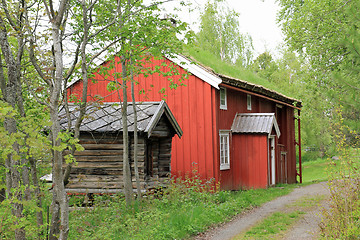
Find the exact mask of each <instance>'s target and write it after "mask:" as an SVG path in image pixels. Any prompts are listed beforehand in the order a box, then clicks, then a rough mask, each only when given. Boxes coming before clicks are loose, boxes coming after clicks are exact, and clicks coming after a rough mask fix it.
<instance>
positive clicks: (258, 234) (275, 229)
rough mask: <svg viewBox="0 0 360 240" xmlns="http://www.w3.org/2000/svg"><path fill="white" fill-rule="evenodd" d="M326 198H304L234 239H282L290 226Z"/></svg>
mask: <svg viewBox="0 0 360 240" xmlns="http://www.w3.org/2000/svg"><path fill="white" fill-rule="evenodd" d="M324 199H325V196H323V195H321V196H312V197H303V198H300V199H299V200H297V201H296V202H295V203H291V204H289V205H287V206H286V207H285V208H284V211H283V212H275V213H273V214H271V215H270V216H268V217H266V218H265V219H264V220H262V221H260V222H259V223H257V224H256V225H255V226H253V227H252V228H251V229H250V230H248V231H247V232H245V233H243V234H240V235H238V236H236V237H235V238H234V239H282V238H283V236H284V235H285V233H286V232H287V231H288V229H289V228H290V226H292V225H293V224H295V223H296V222H297V221H298V220H300V218H301V216H302V215H303V214H305V213H306V212H307V211H309V210H311V209H312V208H314V207H315V206H317V205H319V204H320V203H321V202H322V201H323V200H324ZM289 210H290V211H289Z"/></svg>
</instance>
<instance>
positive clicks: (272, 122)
mask: <svg viewBox="0 0 360 240" xmlns="http://www.w3.org/2000/svg"><path fill="white" fill-rule="evenodd" d="M273 128H275V132H276V135H277V136H278V137H280V130H279V126H278V124H277V122H276V118H275V114H274V113H237V114H236V115H235V118H234V121H233V124H232V126H231V131H232V132H233V133H266V134H268V135H270V134H271V131H272V129H273Z"/></svg>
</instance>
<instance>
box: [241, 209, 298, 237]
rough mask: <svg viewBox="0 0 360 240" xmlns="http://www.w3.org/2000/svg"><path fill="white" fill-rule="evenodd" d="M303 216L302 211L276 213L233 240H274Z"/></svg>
mask: <svg viewBox="0 0 360 240" xmlns="http://www.w3.org/2000/svg"><path fill="white" fill-rule="evenodd" d="M303 214H304V212H302V211H293V212H290V213H281V212H276V213H274V214H272V215H270V216H269V217H267V218H265V219H264V220H263V221H261V222H260V223H259V224H258V225H256V226H255V227H253V228H251V229H250V230H249V231H247V232H246V233H245V234H244V235H240V236H237V237H236V238H235V239H276V238H274V237H275V236H276V235H278V234H280V233H282V232H284V231H286V230H287V229H288V227H289V226H291V225H292V224H293V223H294V222H296V220H298V219H299V218H300V217H301V215H303Z"/></svg>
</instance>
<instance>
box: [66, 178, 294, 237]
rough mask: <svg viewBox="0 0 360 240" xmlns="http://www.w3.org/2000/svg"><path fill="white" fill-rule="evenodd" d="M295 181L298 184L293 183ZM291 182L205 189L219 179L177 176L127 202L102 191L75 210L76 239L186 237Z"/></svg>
mask: <svg viewBox="0 0 360 240" xmlns="http://www.w3.org/2000/svg"><path fill="white" fill-rule="evenodd" d="M291 187H292V186H291ZM291 187H290V186H289V187H285V188H284V189H280V188H270V189H259V190H249V191H239V192H229V191H205V190H206V189H207V190H209V189H210V190H211V189H213V188H214V182H213V181H208V182H203V181H201V180H200V179H199V178H197V177H196V176H195V177H192V178H185V179H183V180H181V179H177V181H173V182H172V184H171V185H170V186H169V187H167V188H164V189H159V190H158V191H157V192H156V193H154V194H148V195H147V196H146V197H144V200H143V201H141V202H136V203H134V205H133V206H131V207H126V204H125V201H124V199H123V197H122V196H121V195H112V196H109V195H103V196H96V204H95V206H94V207H93V208H91V209H90V208H85V209H77V210H75V211H73V212H72V213H71V227H72V229H71V231H70V235H69V237H70V239H99V238H101V239H119V237H120V238H121V239H183V238H187V237H189V236H191V235H194V234H196V233H199V232H202V231H205V230H206V229H207V228H208V227H210V226H212V225H213V224H217V223H220V222H223V221H225V220H228V219H230V218H231V217H232V216H234V215H235V214H238V213H241V212H242V211H244V210H245V209H248V208H251V207H254V206H259V205H260V204H262V203H264V202H267V201H269V200H271V199H273V198H276V197H278V196H280V195H284V194H287V193H289V192H290V189H291Z"/></svg>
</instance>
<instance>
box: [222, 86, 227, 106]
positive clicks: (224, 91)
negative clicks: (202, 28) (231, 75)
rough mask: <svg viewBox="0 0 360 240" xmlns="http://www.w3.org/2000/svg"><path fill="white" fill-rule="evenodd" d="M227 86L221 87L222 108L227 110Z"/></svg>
mask: <svg viewBox="0 0 360 240" xmlns="http://www.w3.org/2000/svg"><path fill="white" fill-rule="evenodd" d="M226 95H227V94H226V88H222V87H221V88H220V109H223V110H227V96H226Z"/></svg>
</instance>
